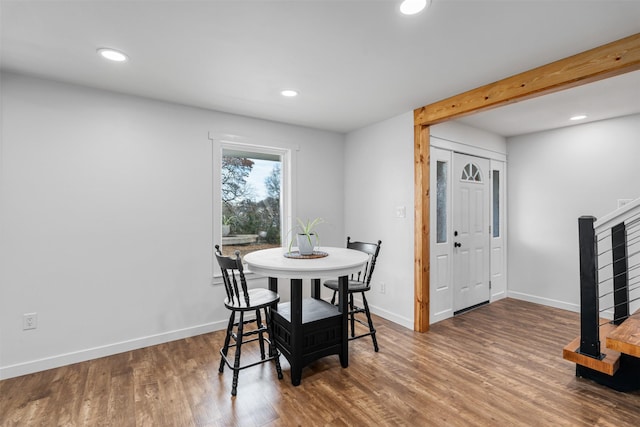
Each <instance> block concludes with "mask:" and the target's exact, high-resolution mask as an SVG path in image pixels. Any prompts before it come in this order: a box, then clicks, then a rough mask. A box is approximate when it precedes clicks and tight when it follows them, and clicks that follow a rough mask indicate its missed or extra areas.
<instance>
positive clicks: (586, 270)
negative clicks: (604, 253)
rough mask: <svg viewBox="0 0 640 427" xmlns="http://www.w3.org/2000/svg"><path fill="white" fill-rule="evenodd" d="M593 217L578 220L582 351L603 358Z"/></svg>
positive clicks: (583, 217) (582, 217)
mask: <svg viewBox="0 0 640 427" xmlns="http://www.w3.org/2000/svg"><path fill="white" fill-rule="evenodd" d="M595 220H596V218H595V217H593V216H581V217H580V218H579V219H578V241H579V245H580V353H582V354H585V355H587V356H591V357H594V358H600V357H601V356H600V334H599V311H600V310H599V301H598V280H597V277H598V265H597V258H596V254H597V252H596V235H595V230H594V228H593V223H594V222H595Z"/></svg>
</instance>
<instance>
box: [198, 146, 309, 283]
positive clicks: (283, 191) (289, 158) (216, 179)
mask: <svg viewBox="0 0 640 427" xmlns="http://www.w3.org/2000/svg"><path fill="white" fill-rule="evenodd" d="M209 139H211V141H212V142H213V159H212V165H213V179H212V181H213V189H212V194H213V200H212V202H213V236H212V237H213V239H212V241H213V244H212V246H211V249H212V254H213V253H214V252H215V249H214V246H215V245H222V203H221V202H220V201H221V200H222V153H223V150H236V151H246V152H250V153H251V152H252V153H263V154H270V155H277V156H279V157H280V161H281V171H280V179H281V187H280V206H281V207H280V209H281V224H280V227H281V228H280V242H281V244H282V246H283V247H287V246H288V242H286V238H287V236H288V231H289V230H290V229H291V228H292V222H291V221H292V218H295V216H294V212H293V203H292V196H293V194H295V193H294V180H293V179H292V177H293V176H295V157H296V156H295V153H296V151H297V149H298V148H297V147H289V146H282V145H283V144H277V145H276V144H274V143H273V142H271V143H270V142H269V141H264V144H262V143H260V144H259V143H256V142H255V141H253V140H251V139H250V138H245V137H240V136H237V135H218V136H216V135H213V136H212V135H211V134H210V136H209ZM261 142H262V141H261ZM278 145H280V146H278ZM212 262H213V270H212V271H213V284H219V283H222V276H221V273H220V268H219V267H218V263H217V262H216V261H215V256H212ZM245 275H246V276H250V275H253V273H252V272H251V271H250V270H245Z"/></svg>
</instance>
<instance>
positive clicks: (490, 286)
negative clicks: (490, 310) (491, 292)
mask: <svg viewBox="0 0 640 427" xmlns="http://www.w3.org/2000/svg"><path fill="white" fill-rule="evenodd" d="M489 289H491V280H489Z"/></svg>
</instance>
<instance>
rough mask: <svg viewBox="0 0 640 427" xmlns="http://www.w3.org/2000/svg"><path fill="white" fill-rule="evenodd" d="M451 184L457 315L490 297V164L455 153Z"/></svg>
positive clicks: (486, 160)
mask: <svg viewBox="0 0 640 427" xmlns="http://www.w3.org/2000/svg"><path fill="white" fill-rule="evenodd" d="M451 180H452V184H453V206H452V210H453V221H452V229H453V236H452V237H451V240H452V241H453V310H454V313H455V312H458V311H460V310H464V309H467V308H469V307H473V306H475V305H477V304H481V303H484V302H488V301H489V299H490V297H491V290H490V288H489V280H490V275H491V272H490V264H489V262H490V258H489V255H490V248H491V239H490V186H489V160H488V159H483V158H480V157H475V156H469V155H466V154H458V153H455V154H454V157H453V175H452V177H451Z"/></svg>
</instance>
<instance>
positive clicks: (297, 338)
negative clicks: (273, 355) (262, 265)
mask: <svg viewBox="0 0 640 427" xmlns="http://www.w3.org/2000/svg"><path fill="white" fill-rule="evenodd" d="M302 340H303V337H302V279H291V360H290V363H291V384H293V385H294V386H297V385H300V380H301V379H302Z"/></svg>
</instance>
